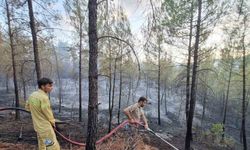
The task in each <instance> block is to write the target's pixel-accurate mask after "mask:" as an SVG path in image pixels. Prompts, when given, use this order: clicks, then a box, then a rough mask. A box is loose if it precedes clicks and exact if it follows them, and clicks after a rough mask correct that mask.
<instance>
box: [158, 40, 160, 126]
mask: <svg viewBox="0 0 250 150" xmlns="http://www.w3.org/2000/svg"><path fill="white" fill-rule="evenodd" d="M158 44H159V45H158V46H159V47H158V125H161V48H160V43H158Z"/></svg>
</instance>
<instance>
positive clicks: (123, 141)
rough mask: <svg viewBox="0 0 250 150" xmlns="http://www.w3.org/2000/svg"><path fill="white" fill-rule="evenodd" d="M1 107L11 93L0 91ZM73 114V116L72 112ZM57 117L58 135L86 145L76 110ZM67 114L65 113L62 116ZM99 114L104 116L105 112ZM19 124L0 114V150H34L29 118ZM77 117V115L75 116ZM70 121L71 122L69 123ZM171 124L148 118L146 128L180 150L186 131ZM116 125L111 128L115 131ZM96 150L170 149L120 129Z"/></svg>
mask: <svg viewBox="0 0 250 150" xmlns="http://www.w3.org/2000/svg"><path fill="white" fill-rule="evenodd" d="M0 95H1V96H0V107H8V106H11V105H12V104H13V97H14V95H13V93H6V92H5V91H1V90H0ZM72 111H73V112H72ZM63 112H64V113H61V114H57V113H56V114H55V116H57V117H58V116H59V117H58V118H59V119H60V120H66V123H65V124H59V125H58V128H59V130H60V132H61V133H63V134H64V135H65V136H67V137H70V139H72V140H75V141H78V142H81V143H85V141H86V135H87V134H86V131H87V130H86V128H87V123H86V122H78V118H74V117H72V114H77V110H72V109H67V108H63ZM65 112H66V113H65ZM83 112H84V113H85V115H83V117H84V118H83V120H84V121H85V120H87V117H86V113H87V112H86V110H84V111H83ZM100 113H102V114H106V116H108V112H107V111H101V112H100ZM20 116H21V118H20V120H15V112H13V111H4V112H0V149H1V150H33V149H37V141H36V140H37V139H36V133H35V131H34V130H33V126H32V121H31V117H30V115H29V114H26V113H24V112H21V115H20ZM76 116H77V115H76ZM69 118H70V119H69ZM172 121H173V123H172V124H169V123H167V122H162V125H161V126H158V125H157V119H156V118H151V119H150V122H149V126H150V127H151V128H152V129H154V130H155V131H157V133H159V134H160V135H161V136H162V137H164V138H165V139H166V138H167V137H166V135H167V136H168V137H169V138H167V140H168V141H169V142H170V143H172V144H173V145H175V146H176V147H177V148H178V149H183V147H184V144H185V130H183V129H181V128H180V125H179V123H178V122H177V121H175V120H172ZM107 122H108V121H107V118H100V119H99V124H98V139H99V138H100V137H103V136H104V135H105V134H107V128H108V126H107ZM115 126H116V124H113V127H115ZM58 141H59V143H60V145H61V148H62V150H78V149H84V148H83V147H79V146H74V145H72V144H69V143H67V142H66V141H65V140H63V139H62V138H61V137H58ZM193 147H194V149H197V150H217V149H218V150H223V149H225V150H227V149H229V148H222V147H216V146H215V145H214V143H212V141H211V142H209V141H202V140H199V139H195V140H194V143H193ZM97 149H98V150H168V149H169V150H171V149H172V148H171V147H170V146H169V145H167V144H166V143H164V142H163V141H161V140H160V139H159V138H157V137H156V136H154V135H153V134H151V133H149V132H147V131H145V130H143V129H139V132H138V133H134V132H131V131H130V130H127V129H121V130H119V131H118V132H117V133H115V134H114V135H113V136H112V137H111V138H109V139H108V140H106V141H104V142H103V143H102V144H100V145H98V146H97Z"/></svg>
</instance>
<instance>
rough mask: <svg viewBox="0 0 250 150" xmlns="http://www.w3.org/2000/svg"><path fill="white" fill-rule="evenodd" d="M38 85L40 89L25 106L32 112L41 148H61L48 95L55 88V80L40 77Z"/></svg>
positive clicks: (52, 149)
mask: <svg viewBox="0 0 250 150" xmlns="http://www.w3.org/2000/svg"><path fill="white" fill-rule="evenodd" d="M38 87H39V89H38V91H35V92H33V93H32V94H31V95H30V97H29V99H28V100H27V102H26V106H25V108H26V110H28V111H30V112H31V116H32V121H33V126H34V130H35V131H36V133H37V140H38V147H39V150H60V145H59V143H58V141H57V139H56V135H55V132H54V130H53V127H55V118H54V116H53V113H52V110H51V107H50V101H49V97H48V95H47V94H48V93H50V92H51V90H52V89H53V81H52V80H51V79H48V78H42V79H39V80H38Z"/></svg>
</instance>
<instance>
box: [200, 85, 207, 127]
mask: <svg viewBox="0 0 250 150" xmlns="http://www.w3.org/2000/svg"><path fill="white" fill-rule="evenodd" d="M206 104H207V87H205V91H204V97H203V107H202V117H201V128H202V127H203V122H204V118H205V113H206Z"/></svg>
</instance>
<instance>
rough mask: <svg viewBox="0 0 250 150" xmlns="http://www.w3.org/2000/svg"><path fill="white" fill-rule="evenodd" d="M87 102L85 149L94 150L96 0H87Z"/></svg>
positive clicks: (95, 121)
mask: <svg viewBox="0 0 250 150" xmlns="http://www.w3.org/2000/svg"><path fill="white" fill-rule="evenodd" d="M88 10H89V31H88V35H89V104H88V131H87V143H86V150H96V144H95V143H96V139H97V121H98V120H97V119H98V69H97V58H98V39H97V30H96V29H97V28H96V26H97V0H89V3H88Z"/></svg>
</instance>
